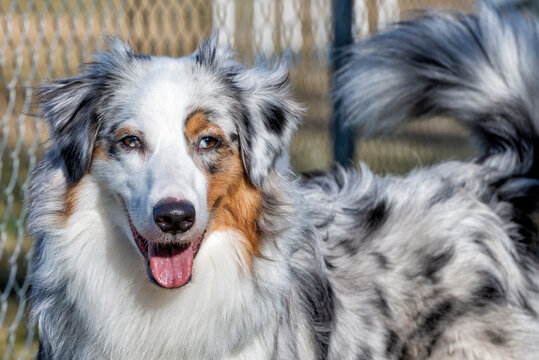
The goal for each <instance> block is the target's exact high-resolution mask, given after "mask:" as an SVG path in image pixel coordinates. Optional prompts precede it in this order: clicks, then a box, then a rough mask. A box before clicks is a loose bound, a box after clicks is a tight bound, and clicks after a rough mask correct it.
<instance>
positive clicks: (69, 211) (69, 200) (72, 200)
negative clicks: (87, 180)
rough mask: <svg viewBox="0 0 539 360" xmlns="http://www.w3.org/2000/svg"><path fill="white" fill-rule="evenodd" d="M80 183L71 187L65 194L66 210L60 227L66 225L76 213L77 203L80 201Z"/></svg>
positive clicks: (61, 217) (61, 218)
mask: <svg viewBox="0 0 539 360" xmlns="http://www.w3.org/2000/svg"><path fill="white" fill-rule="evenodd" d="M79 184H80V182H78V183H76V184H75V185H72V186H69V187H68V188H67V189H66V191H65V194H64V209H63V211H62V213H61V215H60V225H65V224H66V223H67V220H68V219H69V217H71V215H73V212H74V211H75V207H76V206H77V203H78V201H79V190H78V187H79Z"/></svg>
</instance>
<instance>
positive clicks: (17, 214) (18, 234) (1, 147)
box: [0, 0, 473, 359]
mask: <svg viewBox="0 0 539 360" xmlns="http://www.w3.org/2000/svg"><path fill="white" fill-rule="evenodd" d="M425 6H429V7H433V6H435V7H442V8H457V9H459V10H464V11H466V10H470V9H471V7H472V6H473V4H472V3H471V1H469V0H447V1H443V0H439V1H433V0H430V1H429V0H424V1H420V0H356V1H355V3H354V8H353V12H354V19H355V20H354V28H353V32H354V35H355V36H356V37H357V38H361V37H364V36H366V35H367V34H369V33H371V32H373V31H375V30H376V29H379V28H381V27H384V26H385V25H386V24H387V23H388V22H390V21H394V20H397V19H399V17H403V16H409V15H406V14H408V11H409V10H411V9H416V8H422V7H425ZM213 29H218V30H219V34H220V41H221V43H224V44H228V45H230V46H231V47H232V48H233V49H235V50H236V51H237V53H238V57H239V58H240V60H241V61H243V62H247V63H253V62H254V61H256V60H257V58H259V57H265V58H268V59H277V58H284V59H285V60H286V61H287V62H288V63H289V64H290V67H291V76H290V78H291V81H292V84H293V87H294V91H295V97H296V98H297V99H298V100H299V101H301V102H302V103H303V104H304V105H305V107H306V109H307V115H306V117H305V119H304V124H303V127H302V128H301V130H300V131H299V133H298V134H297V136H296V137H295V139H294V141H293V144H292V148H291V157H292V159H291V160H292V165H293V167H294V168H295V169H296V170H297V171H298V172H299V171H304V170H310V169H315V168H328V167H329V166H330V165H331V162H332V158H331V149H330V147H331V136H330V131H329V128H330V126H329V121H330V118H331V107H330V104H329V98H330V95H329V90H330V86H329V83H330V80H329V79H330V66H329V65H330V56H329V54H330V46H331V41H332V14H331V2H330V1H327V0H301V1H292V0H254V1H240V0H191V1H189V0H182V1H180V0H177V1H172V0H157V1H151V2H149V1H142V0H121V1H113V0H76V1H68V0H45V1H34V0H20V1H6V0H0V122H1V126H0V359H27V358H31V357H33V356H34V354H35V352H36V349H37V345H36V344H37V340H36V334H35V332H34V329H33V328H32V327H31V326H30V325H29V324H28V322H27V321H28V320H27V317H26V310H25V305H26V296H25V295H26V293H27V290H28V287H29V279H28V277H27V276H26V274H27V273H28V264H29V259H30V257H31V248H32V241H31V239H29V238H28V237H27V235H26V234H25V231H24V228H25V208H24V204H23V194H24V189H25V188H26V186H27V183H28V175H29V173H30V172H31V170H32V169H33V167H34V166H35V164H36V162H37V161H38V160H39V158H40V156H41V154H42V152H43V149H44V146H46V138H47V129H46V127H45V125H44V124H43V123H42V122H41V121H40V120H39V119H36V118H33V117H31V116H28V115H26V114H29V113H31V112H32V107H31V105H32V100H33V96H34V90H33V88H32V87H33V86H36V85H38V84H39V83H40V82H41V81H44V80H46V79H50V78H57V77H63V76H69V75H73V74H74V73H75V72H76V71H77V68H78V66H79V65H80V64H82V63H83V62H85V61H88V60H90V59H91V54H92V52H93V51H95V50H96V49H100V48H102V47H103V37H102V34H105V33H108V34H114V35H117V36H119V37H120V38H122V39H125V40H128V41H129V42H130V43H131V45H132V46H133V47H134V48H135V49H136V50H137V51H139V52H142V53H148V54H157V55H168V56H180V55H183V54H187V53H190V52H192V51H193V50H194V49H195V48H196V46H197V44H198V42H199V41H200V39H202V38H203V37H204V36H207V35H208V34H210V33H211V32H212V30H213ZM469 154H470V149H469V147H468V146H467V141H466V137H465V134H464V132H463V131H462V130H461V129H460V128H459V127H457V126H455V124H454V123H453V122H452V121H451V120H447V119H444V120H440V121H437V122H435V123H434V122H433V123H429V122H427V123H422V124H415V125H412V126H411V127H409V128H408V129H407V130H406V131H405V132H404V133H403V134H401V135H400V136H399V137H391V138H386V139H382V140H369V141H363V140H362V141H359V143H358V146H357V147H356V159H361V160H363V161H365V162H367V163H368V164H369V165H370V166H371V167H372V168H374V169H375V170H377V171H384V172H403V171H406V170H408V169H410V168H412V167H414V166H417V165H418V164H424V163H430V162H433V161H436V160H438V159H441V158H449V157H453V158H462V157H465V156H468V155H469Z"/></svg>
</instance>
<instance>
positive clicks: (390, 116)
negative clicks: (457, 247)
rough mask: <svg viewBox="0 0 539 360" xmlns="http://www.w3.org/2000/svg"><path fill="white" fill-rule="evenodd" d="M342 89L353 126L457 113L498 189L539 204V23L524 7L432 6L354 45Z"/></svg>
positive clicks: (517, 201)
mask: <svg viewBox="0 0 539 360" xmlns="http://www.w3.org/2000/svg"><path fill="white" fill-rule="evenodd" d="M347 56H348V59H347V60H348V62H347V65H346V66H345V68H344V69H343V70H342V71H341V72H340V73H338V74H337V76H336V79H335V84H334V85H335V90H336V96H337V99H338V100H339V101H340V102H341V104H342V109H341V111H343V112H344V115H345V117H346V118H347V119H348V122H349V125H353V126H354V127H357V128H359V129H360V130H361V131H363V132H364V133H365V134H373V133H379V132H387V131H389V130H391V129H393V128H394V127H396V126H398V125H400V124H402V123H404V122H406V121H409V120H415V119H420V118H425V117H430V116H434V115H444V116H451V117H455V118H457V119H459V120H461V122H462V123H463V124H465V125H466V126H467V127H468V128H470V130H471V133H472V136H473V137H474V139H475V140H477V141H476V142H477V144H478V146H479V155H480V156H479V158H478V162H480V163H483V164H485V165H486V166H489V168H490V169H491V170H493V171H489V172H487V173H491V174H492V175H491V176H492V178H490V179H489V180H490V181H491V184H492V187H493V189H495V192H496V196H498V197H499V198H502V199H503V200H506V201H509V202H512V203H513V204H514V205H515V207H516V208H517V209H519V210H520V211H523V212H525V213H528V212H530V211H533V210H535V209H536V207H537V201H536V200H537V198H538V195H539V182H538V180H537V179H538V178H539V164H538V160H537V159H538V155H539V151H538V150H537V148H538V147H539V144H538V142H537V140H538V138H539V136H538V129H539V28H538V25H537V23H536V22H535V21H534V20H533V19H530V18H529V17H525V16H523V15H522V14H521V13H520V12H518V11H517V10H516V9H504V11H503V12H501V11H500V10H497V9H496V8H494V7H493V6H492V5H489V4H486V3H482V4H480V5H479V12H478V15H477V16H474V15H464V14H459V13H451V14H448V13H426V14H425V15H423V16H422V17H420V18H418V19H416V20H413V21H410V22H403V23H399V24H397V25H395V27H393V28H392V29H389V30H387V31H385V32H382V33H380V34H378V35H375V36H373V37H371V38H370V39H368V40H366V41H364V42H362V43H360V44H358V45H354V46H353V47H352V48H351V49H350V50H349V52H348V54H347Z"/></svg>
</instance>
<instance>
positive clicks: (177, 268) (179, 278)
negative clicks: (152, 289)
mask: <svg viewBox="0 0 539 360" xmlns="http://www.w3.org/2000/svg"><path fill="white" fill-rule="evenodd" d="M196 243H197V242H196V241H194V242H192V243H190V244H189V245H188V246H187V247H184V248H179V247H176V246H170V245H169V246H163V245H157V244H155V243H151V242H150V243H149V244H148V255H149V256H150V270H151V271H152V274H153V277H154V278H155V280H156V281H157V282H158V283H159V285H161V286H163V287H165V288H169V289H172V288H177V287H180V286H183V285H185V284H186V283H187V282H188V281H189V278H190V277H191V273H192V271H193V258H194V256H195V249H196Z"/></svg>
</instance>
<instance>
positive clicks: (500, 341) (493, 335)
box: [485, 329, 507, 346]
mask: <svg viewBox="0 0 539 360" xmlns="http://www.w3.org/2000/svg"><path fill="white" fill-rule="evenodd" d="M485 335H486V336H487V338H488V340H489V341H490V343H491V344H493V345H496V346H503V345H505V344H506V342H507V339H506V335H505V333H504V331H503V330H501V329H498V330H490V329H489V330H486V331H485Z"/></svg>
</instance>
